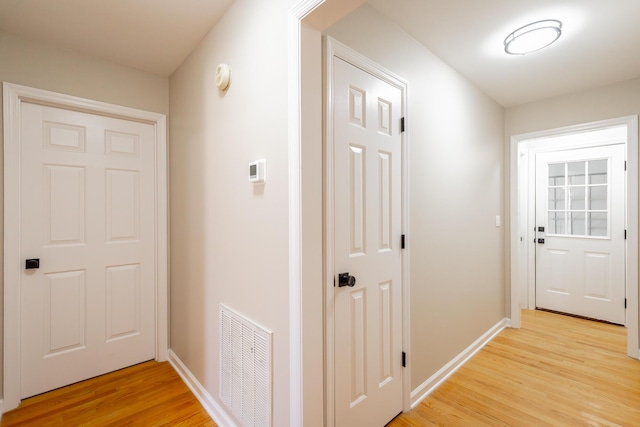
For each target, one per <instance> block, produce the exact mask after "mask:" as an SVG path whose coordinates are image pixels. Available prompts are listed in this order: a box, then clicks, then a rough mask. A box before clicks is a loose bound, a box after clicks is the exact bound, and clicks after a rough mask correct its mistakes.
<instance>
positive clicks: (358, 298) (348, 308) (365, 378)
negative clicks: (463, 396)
mask: <svg viewBox="0 0 640 427" xmlns="http://www.w3.org/2000/svg"><path fill="white" fill-rule="evenodd" d="M334 64H335V68H334V93H333V101H334V113H333V120H334V129H335V133H334V144H335V145H334V157H335V158H334V183H335V184H334V185H335V188H334V194H335V201H334V221H335V229H334V231H335V235H334V245H335V268H336V273H348V276H352V277H353V279H351V282H349V280H348V278H347V276H343V277H344V278H345V279H346V281H345V280H343V283H339V282H340V280H339V277H336V288H335V317H334V318H335V332H334V337H335V355H334V358H335V361H334V363H335V408H336V409H335V411H336V424H335V425H336V426H337V427H347V426H348V427H358V426H362V427H373V426H383V425H385V424H386V423H387V422H388V421H389V420H391V419H393V418H394V417H395V416H396V415H397V414H398V413H400V412H401V411H402V367H401V363H402V362H401V354H402V348H401V345H402V324H401V322H402V316H401V311H402V288H401V282H402V270H401V252H400V238H401V234H400V233H401V212H402V211H401V189H402V187H401V153H402V147H401V136H400V114H401V97H402V94H401V91H400V89H398V88H396V87H394V86H392V85H390V84H388V83H386V82H384V81H382V80H380V79H378V78H376V77H374V76H372V75H371V74H368V73H366V72H365V71H362V70H361V69H359V68H356V67H355V66H353V65H351V64H349V63H347V62H345V61H343V60H340V59H337V58H336V59H335V61H334ZM354 280H355V281H354ZM341 285H346V286H341Z"/></svg>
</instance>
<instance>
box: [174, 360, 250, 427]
mask: <svg viewBox="0 0 640 427" xmlns="http://www.w3.org/2000/svg"><path fill="white" fill-rule="evenodd" d="M168 356H169V358H168V359H169V363H170V364H171V366H173V369H174V370H175V371H176V372H177V373H178V375H180V378H182V381H184V383H185V384H186V385H187V387H189V389H190V390H191V392H192V393H193V394H194V396H195V397H196V399H198V401H199V402H200V404H201V405H202V407H203V408H204V409H205V411H207V413H208V414H209V416H210V417H211V418H212V419H213V421H215V423H216V424H217V425H219V426H224V427H239V425H238V424H237V423H236V422H235V421H234V419H233V418H231V417H230V416H229V415H228V414H227V412H226V411H225V410H224V409H223V408H222V406H220V405H219V404H218V403H217V402H216V400H215V399H214V398H213V397H212V396H211V395H210V394H209V392H208V391H207V390H206V389H205V388H204V386H203V385H202V384H200V381H198V380H197V379H196V377H195V376H194V375H193V374H192V373H191V371H190V370H189V368H187V367H186V365H185V364H184V363H182V360H180V358H179V357H178V355H177V354H175V353H174V352H173V350H171V349H169V351H168Z"/></svg>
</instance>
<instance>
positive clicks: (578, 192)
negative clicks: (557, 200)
mask: <svg viewBox="0 0 640 427" xmlns="http://www.w3.org/2000/svg"><path fill="white" fill-rule="evenodd" d="M584 194H585V188H584V187H571V188H570V189H569V209H571V210H584V207H585V203H584Z"/></svg>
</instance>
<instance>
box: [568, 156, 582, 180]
mask: <svg viewBox="0 0 640 427" xmlns="http://www.w3.org/2000/svg"><path fill="white" fill-rule="evenodd" d="M585 166H586V162H584V161H582V162H569V163H568V164H567V174H568V175H569V185H583V184H584V183H585V179H584V174H585Z"/></svg>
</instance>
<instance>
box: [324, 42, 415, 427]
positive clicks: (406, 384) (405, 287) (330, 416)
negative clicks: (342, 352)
mask: <svg viewBox="0 0 640 427" xmlns="http://www.w3.org/2000/svg"><path fill="white" fill-rule="evenodd" d="M325 45H326V46H325V76H324V79H325V153H324V163H325V169H324V170H325V185H324V194H325V199H324V201H325V257H324V259H325V269H326V270H325V285H324V287H325V363H326V366H325V393H326V401H325V405H326V406H325V410H326V414H325V415H326V425H327V427H331V426H333V425H334V421H335V408H334V400H335V396H334V388H335V383H334V372H335V365H334V360H333V357H334V354H335V347H334V339H335V338H334V333H333V331H334V327H335V325H334V316H333V301H334V294H335V288H334V283H333V280H334V277H335V274H336V272H335V267H334V263H333V260H334V241H333V230H334V227H335V224H334V218H333V210H334V205H333V199H334V191H333V188H334V182H333V173H334V171H333V161H330V159H333V155H334V154H333V146H334V141H333V137H332V135H333V126H334V123H333V120H332V117H333V114H332V113H333V103H332V99H331V97H330V96H328V95H329V94H330V93H332V87H333V81H332V80H331V78H329V76H332V75H333V66H334V65H333V64H334V59H335V58H340V59H343V60H345V61H347V62H348V63H350V64H352V65H354V66H356V67H358V68H360V69H362V70H364V71H366V72H368V73H369V74H371V75H373V76H375V77H377V78H379V79H380V80H383V81H385V82H387V83H389V84H390V85H392V86H394V87H396V88H398V89H399V90H400V91H401V94H402V101H401V108H402V111H401V116H402V117H406V118H407V120H408V111H407V104H408V102H407V92H408V86H409V85H408V83H407V81H406V80H404V79H402V78H401V77H399V76H398V75H396V74H394V73H393V72H391V71H389V70H387V69H386V68H384V67H382V66H380V65H379V64H377V63H375V62H373V61H371V60H370V59H369V58H367V57H365V56H363V55H362V54H360V53H358V52H356V51H354V50H353V49H351V48H350V47H348V46H346V45H344V44H342V43H340V42H338V41H337V40H335V39H333V38H331V37H326V38H325ZM401 139H402V141H401V143H402V167H403V173H402V184H401V186H402V225H401V229H402V233H403V234H405V235H408V233H409V191H408V184H409V179H408V177H409V170H408V169H409V132H408V130H407V131H405V132H403V133H401ZM407 243H408V241H407ZM409 250H410V249H409V245H408V244H407V245H406V246H405V249H404V250H403V251H402V346H403V351H404V352H406V353H407V355H410V352H409V346H410V341H411V340H410V338H411V333H410V319H411V318H410V312H409V308H410V295H409V289H410V286H409ZM408 362H409V363H407V367H406V368H403V369H402V371H403V372H402V373H403V378H402V381H403V383H402V384H403V385H402V401H403V411H405V412H406V411H409V410H411V397H410V393H411V361H410V358H409V360H408Z"/></svg>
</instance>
